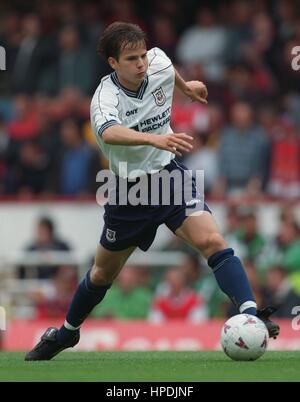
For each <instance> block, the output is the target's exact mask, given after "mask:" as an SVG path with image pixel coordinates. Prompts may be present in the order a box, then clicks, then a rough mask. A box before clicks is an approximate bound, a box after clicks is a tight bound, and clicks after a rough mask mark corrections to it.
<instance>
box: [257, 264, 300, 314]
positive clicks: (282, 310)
mask: <svg viewBox="0 0 300 402" xmlns="http://www.w3.org/2000/svg"><path fill="white" fill-rule="evenodd" d="M262 303H263V304H264V305H266V306H267V305H272V306H274V307H276V308H277V311H276V312H275V313H274V317H275V316H276V317H278V318H290V319H291V318H293V317H294V314H292V310H293V308H294V307H295V306H300V295H299V294H297V293H296V292H295V291H294V290H293V288H292V285H291V283H290V281H289V278H288V272H287V271H286V269H285V268H283V267H282V266H273V267H270V268H269V269H268V271H267V274H266V286H265V288H264V296H263V300H262Z"/></svg>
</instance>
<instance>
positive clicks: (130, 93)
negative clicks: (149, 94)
mask: <svg viewBox="0 0 300 402" xmlns="http://www.w3.org/2000/svg"><path fill="white" fill-rule="evenodd" d="M110 77H111V80H112V82H113V83H114V84H115V85H116V86H117V87H118V88H121V89H122V90H123V91H124V92H125V94H126V95H127V96H130V97H131V98H137V99H143V95H144V93H145V91H146V88H147V86H148V81H149V79H148V75H147V74H146V76H145V78H144V81H143V82H142V83H141V85H140V87H139V89H138V90H137V91H130V89H127V88H125V87H124V86H123V85H122V84H121V83H120V81H119V79H118V76H117V74H116V72H115V71H114V72H113V73H111V74H110Z"/></svg>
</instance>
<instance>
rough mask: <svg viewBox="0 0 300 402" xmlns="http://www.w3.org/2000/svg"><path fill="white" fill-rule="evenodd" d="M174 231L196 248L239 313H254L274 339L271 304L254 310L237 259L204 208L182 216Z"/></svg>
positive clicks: (250, 294) (276, 331)
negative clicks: (185, 216)
mask: <svg viewBox="0 0 300 402" xmlns="http://www.w3.org/2000/svg"><path fill="white" fill-rule="evenodd" d="M175 234H176V235H177V236H179V237H181V238H182V239H183V240H185V241H186V242H187V243H188V244H189V245H191V246H192V247H194V248H195V249H197V250H198V251H199V252H200V253H201V254H202V255H203V256H204V257H205V258H206V259H207V263H208V265H209V266H210V268H211V269H212V270H213V273H214V275H215V277H216V280H217V282H218V284H219V286H220V288H221V289H222V291H223V292H224V293H226V294H227V296H228V297H229V298H230V299H231V301H232V302H233V303H234V304H235V305H236V306H237V307H238V309H239V311H240V313H246V314H247V313H248V314H252V315H257V316H258V317H259V318H260V319H261V320H262V321H264V323H265V325H266V327H267V329H268V331H269V335H270V337H273V338H276V337H277V336H278V334H279V326H278V325H277V324H276V323H274V322H273V321H271V320H270V319H269V317H270V315H271V314H272V313H273V312H274V311H275V309H273V308H272V307H268V308H265V309H263V310H258V311H257V310H256V307H257V306H256V302H255V298H254V295H253V292H252V290H251V287H250V284H249V282H248V278H247V276H246V273H245V271H244V268H243V265H242V263H241V261H240V259H239V258H238V257H236V256H234V251H233V249H232V248H228V246H227V244H226V242H225V240H224V239H223V237H222V235H221V234H220V231H219V229H218V226H217V224H216V223H215V221H214V219H213V217H212V215H211V213H210V212H208V211H202V212H200V213H197V214H195V215H194V216H193V215H191V216H189V217H187V218H186V219H184V221H183V222H182V224H181V225H180V226H179V227H178V228H177V229H176V230H175Z"/></svg>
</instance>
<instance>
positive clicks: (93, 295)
mask: <svg viewBox="0 0 300 402" xmlns="http://www.w3.org/2000/svg"><path fill="white" fill-rule="evenodd" d="M134 249H135V247H130V248H128V249H125V250H121V251H110V250H108V249H106V248H104V247H103V246H102V245H101V244H99V245H98V247H97V251H96V257H95V263H94V265H93V267H92V268H91V269H90V270H89V271H88V272H87V274H86V276H85V278H84V279H83V281H82V282H81V283H80V285H79V286H78V288H77V290H76V292H75V294H74V297H73V300H72V303H71V305H70V308H69V311H68V313H67V316H66V320H65V323H64V325H63V326H62V327H61V328H60V330H59V331H58V334H57V339H58V341H59V342H61V343H62V344H64V343H66V342H68V340H69V339H70V337H72V336H73V333H74V331H77V330H79V328H80V326H81V324H82V323H83V321H84V320H85V318H86V317H87V316H88V315H89V314H90V312H91V311H92V309H93V308H94V307H95V306H96V305H97V304H99V303H100V302H101V301H102V300H103V298H104V296H105V295H106V292H107V291H108V289H109V288H110V287H111V285H112V282H113V281H114V279H115V278H116V277H117V275H118V274H119V272H120V270H121V269H122V267H123V266H124V264H125V262H126V260H127V259H128V257H129V256H130V254H131V253H132V252H133V250H134Z"/></svg>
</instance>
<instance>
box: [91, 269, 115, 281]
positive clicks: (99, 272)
mask: <svg viewBox="0 0 300 402" xmlns="http://www.w3.org/2000/svg"><path fill="white" fill-rule="evenodd" d="M90 278H91V282H92V283H93V284H94V285H96V286H106V285H109V284H111V283H112V282H113V280H114V277H113V275H112V273H111V272H107V271H106V270H105V269H103V268H102V267H99V266H97V265H95V264H94V265H93V268H92V270H91V273H90Z"/></svg>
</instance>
